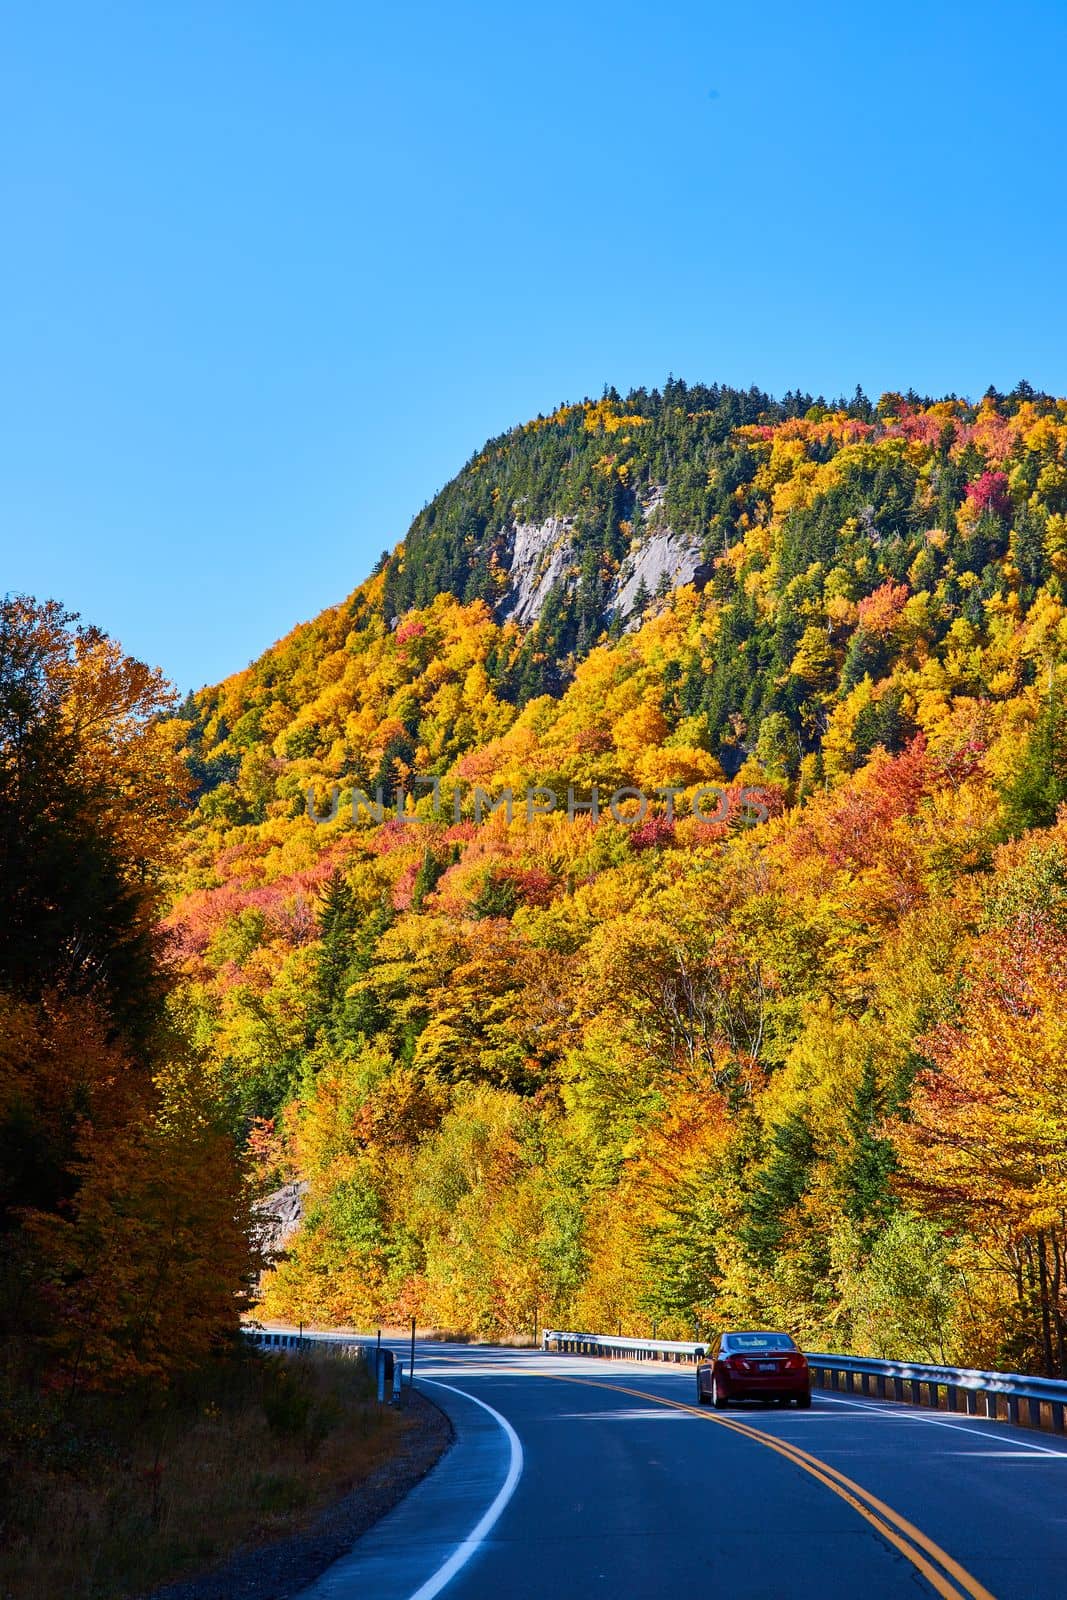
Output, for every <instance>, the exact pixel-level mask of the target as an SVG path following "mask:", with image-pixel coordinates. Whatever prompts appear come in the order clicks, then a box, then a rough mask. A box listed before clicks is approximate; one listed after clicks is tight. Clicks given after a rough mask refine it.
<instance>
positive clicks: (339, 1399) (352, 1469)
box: [0, 1353, 405, 1600]
mask: <svg viewBox="0 0 1067 1600" xmlns="http://www.w3.org/2000/svg"><path fill="white" fill-rule="evenodd" d="M224 1366H225V1370H223V1371H215V1372H213V1373H212V1374H211V1375H210V1377H209V1378H208V1379H206V1380H202V1381H201V1383H200V1385H199V1386H198V1388H197V1389H196V1390H189V1391H187V1392H186V1393H185V1394H182V1395H173V1396H170V1397H168V1400H167V1402H166V1403H165V1404H164V1405H160V1404H159V1403H158V1401H153V1403H148V1402H149V1400H150V1399H151V1398H152V1397H147V1396H145V1397H141V1403H140V1405H138V1406H132V1405H130V1404H127V1406H126V1407H125V1408H124V1409H123V1410H119V1409H117V1408H116V1407H115V1405H114V1402H105V1401H102V1400H101V1399H100V1398H99V1397H96V1398H93V1397H89V1398H83V1399H82V1400H80V1401H79V1403H78V1404H77V1406H76V1407H75V1408H72V1407H71V1406H70V1405H69V1404H67V1405H66V1406H65V1407H64V1408H62V1409H61V1408H60V1407H59V1406H58V1404H57V1403H55V1402H53V1403H51V1405H50V1406H48V1405H46V1404H45V1403H44V1402H43V1401H41V1402H38V1403H37V1409H36V1415H35V1410H34V1405H33V1404H32V1403H29V1402H27V1401H26V1400H25V1397H23V1398H22V1400H21V1401H20V1407H21V1409H20V1412H19V1415H18V1418H17V1424H16V1427H15V1429H14V1430H13V1434H14V1436H13V1437H11V1438H9V1439H8V1440H6V1441H5V1444H6V1446H7V1448H6V1450H5V1454H6V1455H7V1456H8V1459H7V1460H6V1461H4V1462H3V1463H2V1470H3V1476H4V1478H5V1479H6V1482H4V1483H3V1487H2V1493H3V1502H2V1509H0V1597H2V1600H119V1597H121V1596H129V1595H139V1594H142V1593H144V1592H145V1591H146V1590H149V1589H151V1588H152V1587H153V1586H154V1585H156V1584H159V1583H162V1582H164V1581H165V1580H166V1579H168V1578H173V1577H178V1576H182V1575H189V1574H191V1573H194V1572H196V1571H197V1570H199V1569H202V1568H204V1567H206V1566H209V1565H211V1564H212V1563H214V1562H215V1561H217V1560H220V1559H222V1558H223V1557H225V1556H226V1555H228V1554H229V1553H231V1552H232V1551H233V1550H234V1549H236V1548H237V1547H238V1546H239V1545H248V1544H257V1543H263V1542H265V1541H267V1540H269V1539H272V1538H276V1537H278V1536H279V1535H281V1534H284V1533H288V1532H292V1531H295V1530H297V1529H299V1528H300V1527H302V1526H304V1525H305V1524H306V1523H307V1522H308V1521H309V1520H310V1519H311V1517H312V1516H313V1514H314V1513H315V1511H316V1510H318V1509H319V1508H320V1507H321V1506H323V1505H324V1504H327V1503H329V1502H330V1501H331V1500H333V1499H336V1498H338V1497H339V1496H340V1495H342V1494H344V1493H346V1492H347V1490H348V1489H349V1488H351V1487H352V1486H353V1485H355V1484H356V1483H358V1482H359V1481H360V1480H361V1479H362V1478H364V1477H365V1476H366V1474H367V1473H368V1472H370V1471H371V1470H372V1469H373V1468H374V1467H375V1466H377V1465H378V1464H379V1463H380V1462H381V1461H383V1460H385V1459H386V1458H387V1457H388V1456H389V1455H390V1454H391V1453H392V1452H393V1450H394V1449H395V1447H396V1443H397V1441H398V1438H399V1434H400V1430H401V1429H403V1428H404V1427H405V1422H404V1420H403V1418H402V1416H401V1415H398V1414H397V1413H395V1412H392V1411H390V1410H389V1409H388V1408H379V1407H378V1405H377V1403H376V1401H375V1400H374V1398H373V1396H372V1393H371V1385H370V1382H369V1379H368V1376H367V1373H366V1369H365V1367H364V1366H363V1364H362V1363H360V1362H355V1361H350V1360H338V1359H336V1358H334V1359H329V1358H322V1357H320V1358H319V1359H300V1360H298V1361H291V1362H288V1363H286V1362H284V1361H283V1360H281V1359H280V1358H278V1357H267V1358H264V1357H257V1356H254V1355H250V1354H247V1353H242V1354H240V1355H234V1356H233V1357H231V1358H230V1359H229V1360H228V1362H226V1363H225V1364H224ZM4 1398H6V1397H5V1396H2V1395H0V1400H3V1399H4Z"/></svg>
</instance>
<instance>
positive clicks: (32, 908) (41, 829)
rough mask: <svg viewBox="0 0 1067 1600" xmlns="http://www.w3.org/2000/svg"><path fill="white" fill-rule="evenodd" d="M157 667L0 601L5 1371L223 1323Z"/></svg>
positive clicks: (204, 1345) (225, 1267) (206, 1339)
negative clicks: (177, 935) (176, 896)
mask: <svg viewBox="0 0 1067 1600" xmlns="http://www.w3.org/2000/svg"><path fill="white" fill-rule="evenodd" d="M170 710H171V701H170V698H169V693H168V691H167V688H166V686H165V685H164V683H163V682H162V680H161V679H160V677H159V674H158V673H154V672H151V671H149V670H148V669H147V668H145V667H143V666H142V665H141V664H140V663H138V662H135V661H132V660H130V659H129V658H127V657H124V656H123V655H122V653H121V651H120V650H119V649H118V648H117V647H116V646H115V645H114V644H113V643H112V642H111V641H110V640H108V639H107V638H106V637H105V636H104V635H102V634H100V633H98V632H97V631H95V630H93V629H80V628H77V627H76V626H75V619H74V618H72V617H70V616H68V615H67V614H66V613H64V612H63V611H62V609H61V608H60V607H59V606H57V605H55V604H47V605H44V606H36V605H34V604H33V603H31V602H29V601H24V600H14V601H7V602H5V603H4V606H3V609H2V612H0V883H2V899H3V905H4V919H3V929H2V933H0V1234H2V1239H3V1251H2V1262H3V1264H2V1269H0V1270H2V1292H0V1307H2V1309H0V1332H2V1336H3V1347H4V1357H5V1361H4V1372H3V1375H4V1378H5V1380H6V1379H9V1378H12V1377H14V1378H16V1379H21V1380H23V1381H24V1380H26V1379H27V1378H30V1379H33V1380H37V1381H39V1382H41V1383H43V1384H45V1385H46V1386H49V1385H51V1386H59V1387H61V1388H63V1389H65V1390H67V1391H73V1390H74V1389H76V1388H79V1387H96V1386H101V1387H115V1386H121V1385H124V1384H127V1383H129V1382H131V1381H134V1380H141V1379H152V1380H156V1381H159V1380H162V1381H163V1382H166V1381H167V1380H169V1378H170V1377H171V1376H172V1375H173V1374H175V1373H176V1372H179V1371H182V1370H185V1369H188V1368H190V1367H193V1366H195V1365H196V1364H197V1363H198V1362H199V1361H202V1360H203V1359H204V1357H205V1355H206V1354H207V1353H208V1352H209V1350H210V1349H211V1348H212V1347H213V1345H214V1343H215V1342H216V1341H217V1340H218V1339H219V1338H220V1337H222V1336H223V1335H224V1334H225V1333H226V1332H227V1331H232V1330H233V1329H234V1327H235V1325H236V1318H237V1312H238V1305H239V1300H238V1296H239V1293H240V1291H241V1289H242V1286H243V1285H244V1284H245V1283H246V1281H247V1277H248V1271H249V1247H248V1238H247V1232H246V1228H245V1223H246V1220H247V1219H246V1217H245V1215H244V1202H243V1200H242V1196H241V1184H240V1177H239V1172H238V1168H237V1164H236V1160H235V1153H234V1148H233V1144H232V1140H231V1137H230V1135H229V1133H228V1131H227V1130H226V1129H225V1128H224V1126H223V1125H222V1123H221V1121H220V1118H219V1116H218V1114H217V1110H215V1109H213V1093H212V1088H211V1082H210V1077H209V1075H208V1074H207V1073H206V1072H205V1069H204V1067H203V1065H202V1064H201V1063H200V1062H198V1060H197V1059H196V1057H195V1055H194V1054H193V1052H192V1050H191V1049H190V1047H189V1045H188V1043H187V1042H186V1041H185V1040H184V1039H183V1038H182V1037H181V1036H180V1034H179V1033H178V1031H177V1030H176V1029H175V1027H174V1026H173V1024H172V1022H171V1021H170V1020H168V1014H167V1005H168V994H169V991H170V989H171V987H172V978H171V975H170V973H169V971H168V965H167V959H166V952H165V947H164V940H163V935H162V933H161V929H160V925H159V916H160V907H161V897H162V892H163V879H164V874H165V872H166V870H167V867H168V865H169V863H170V861H171V859H172V856H173V850H174V841H175V836H176V828H177V825H178V824H179V823H180V820H181V816H182V808H183V806H184V804H185V800H186V796H187V793H188V776H187V771H186V767H185V764H184V762H183V761H182V760H181V759H180V756H179V753H178V745H177V739H176V730H175V726H174V723H173V721H171V720H170V719H169V715H168V714H169V712H170Z"/></svg>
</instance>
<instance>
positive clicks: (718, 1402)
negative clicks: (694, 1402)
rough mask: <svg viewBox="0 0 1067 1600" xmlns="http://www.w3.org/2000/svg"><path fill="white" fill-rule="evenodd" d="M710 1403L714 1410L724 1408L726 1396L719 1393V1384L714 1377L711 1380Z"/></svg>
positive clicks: (723, 1409) (722, 1409)
mask: <svg viewBox="0 0 1067 1600" xmlns="http://www.w3.org/2000/svg"><path fill="white" fill-rule="evenodd" d="M711 1403H712V1405H713V1406H714V1407H715V1409H716V1411H725V1410H726V1396H725V1395H724V1394H720V1393H719V1385H718V1384H717V1383H716V1382H715V1379H714V1378H712V1380H711Z"/></svg>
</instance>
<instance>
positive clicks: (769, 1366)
mask: <svg viewBox="0 0 1067 1600" xmlns="http://www.w3.org/2000/svg"><path fill="white" fill-rule="evenodd" d="M759 1370H760V1371H761V1372H777V1371H778V1363H777V1361H761V1362H760V1363H759Z"/></svg>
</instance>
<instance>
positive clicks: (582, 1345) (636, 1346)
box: [541, 1328, 704, 1363]
mask: <svg viewBox="0 0 1067 1600" xmlns="http://www.w3.org/2000/svg"><path fill="white" fill-rule="evenodd" d="M541 1348H542V1350H549V1349H553V1350H559V1351H561V1352H563V1353H566V1354H570V1355H580V1356H607V1357H609V1358H612V1357H613V1358H614V1359H615V1360H630V1361H673V1362H688V1363H695V1362H697V1361H699V1359H700V1357H701V1356H702V1355H703V1354H704V1346H703V1345H702V1344H683V1343H681V1342H679V1341H677V1340H674V1339H627V1338H623V1337H621V1336H619V1337H617V1338H615V1337H612V1336H610V1335H608V1334H606V1333H561V1332H559V1331H557V1330H556V1329H553V1328H546V1329H545V1330H544V1332H543V1333H542V1335H541Z"/></svg>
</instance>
